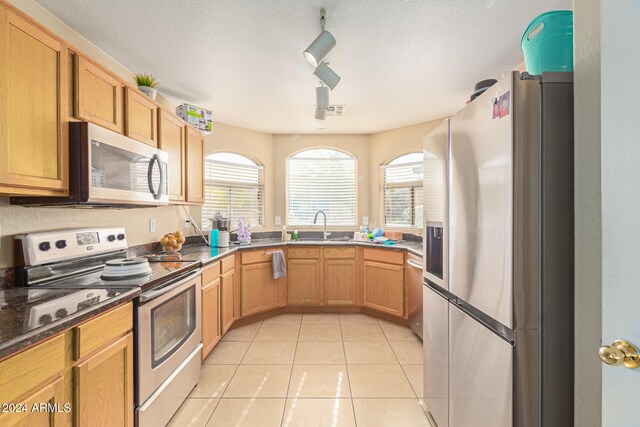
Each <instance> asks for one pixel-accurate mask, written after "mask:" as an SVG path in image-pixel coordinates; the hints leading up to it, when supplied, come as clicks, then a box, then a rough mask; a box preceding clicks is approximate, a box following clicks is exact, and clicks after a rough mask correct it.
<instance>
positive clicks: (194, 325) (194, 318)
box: [136, 270, 202, 405]
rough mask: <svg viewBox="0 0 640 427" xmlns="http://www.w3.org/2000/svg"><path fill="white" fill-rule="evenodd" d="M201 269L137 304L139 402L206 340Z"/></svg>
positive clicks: (142, 298)
mask: <svg viewBox="0 0 640 427" xmlns="http://www.w3.org/2000/svg"><path fill="white" fill-rule="evenodd" d="M200 286H201V281H200V270H196V271H195V272H190V273H188V274H186V275H185V276H182V277H179V278H177V279H174V280H173V281H169V282H167V283H165V284H163V285H161V286H159V287H156V288H153V289H151V290H149V291H146V292H144V293H143V294H142V295H140V298H139V305H138V308H137V320H138V327H137V342H138V355H137V360H138V374H137V384H138V392H137V393H136V395H137V404H138V405H141V404H143V403H144V402H145V401H146V400H147V398H149V396H151V394H152V393H153V392H154V391H155V390H156V389H157V388H158V387H160V386H161V385H162V383H163V382H164V381H165V380H166V379H167V378H168V377H169V376H170V375H171V374H172V373H173V372H174V371H175V370H176V369H177V368H178V367H179V366H180V364H181V363H182V362H183V361H184V360H185V359H186V358H187V357H188V356H189V354H191V352H193V350H194V349H195V348H196V347H197V346H198V345H199V344H200V342H201V341H202V329H201V305H200V304H201V303H200Z"/></svg>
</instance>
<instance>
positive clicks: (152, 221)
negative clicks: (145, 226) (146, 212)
mask: <svg viewBox="0 0 640 427" xmlns="http://www.w3.org/2000/svg"><path fill="white" fill-rule="evenodd" d="M155 232H156V220H155V219H153V218H151V219H149V233H155Z"/></svg>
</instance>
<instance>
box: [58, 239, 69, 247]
mask: <svg viewBox="0 0 640 427" xmlns="http://www.w3.org/2000/svg"><path fill="white" fill-rule="evenodd" d="M66 247H67V241H66V240H58V241H57V242H56V248H58V249H64V248H66Z"/></svg>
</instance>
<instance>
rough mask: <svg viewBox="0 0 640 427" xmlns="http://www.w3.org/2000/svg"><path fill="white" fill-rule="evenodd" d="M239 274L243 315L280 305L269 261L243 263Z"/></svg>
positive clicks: (278, 292)
mask: <svg viewBox="0 0 640 427" xmlns="http://www.w3.org/2000/svg"><path fill="white" fill-rule="evenodd" d="M243 255H245V254H243ZM240 274H241V279H240V288H241V289H240V294H241V304H240V311H241V315H242V316H243V317H244V316H249V315H251V314H255V313H260V312H263V311H267V310H271V309H274V308H278V307H280V305H281V299H280V289H279V286H278V281H277V280H276V279H274V278H273V269H272V267H271V262H260V263H257V264H250V265H243V266H242V267H241V273H240Z"/></svg>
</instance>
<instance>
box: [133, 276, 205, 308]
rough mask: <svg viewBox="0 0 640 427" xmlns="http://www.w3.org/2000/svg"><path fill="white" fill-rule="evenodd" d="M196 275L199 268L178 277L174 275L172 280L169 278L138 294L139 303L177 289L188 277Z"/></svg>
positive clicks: (191, 277)
mask: <svg viewBox="0 0 640 427" xmlns="http://www.w3.org/2000/svg"><path fill="white" fill-rule="evenodd" d="M198 275H200V269H196V271H195V272H188V273H185V274H183V275H181V276H179V277H176V278H175V279H173V280H170V281H168V282H166V283H164V284H162V285H161V286H158V287H156V288H153V289H152V290H150V291H147V292H144V293H142V295H140V303H142V304H144V303H146V302H149V301H151V300H154V299H156V298H158V297H161V296H162V295H165V294H168V293H169V292H171V291H173V290H174V289H177V288H179V287H180V286H182V285H184V282H186V281H188V280H189V279H193V278H195V277H197V276H198Z"/></svg>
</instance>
